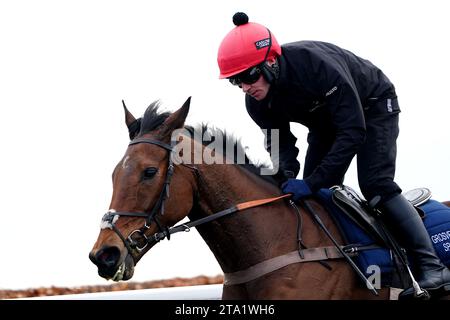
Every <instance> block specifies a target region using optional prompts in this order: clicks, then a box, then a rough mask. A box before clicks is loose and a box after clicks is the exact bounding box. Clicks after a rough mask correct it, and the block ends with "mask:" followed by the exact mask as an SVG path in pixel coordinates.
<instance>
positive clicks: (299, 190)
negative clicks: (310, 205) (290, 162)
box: [281, 178, 312, 201]
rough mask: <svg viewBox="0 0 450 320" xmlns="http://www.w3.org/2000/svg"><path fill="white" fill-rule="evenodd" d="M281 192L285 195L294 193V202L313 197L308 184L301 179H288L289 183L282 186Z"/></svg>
mask: <svg viewBox="0 0 450 320" xmlns="http://www.w3.org/2000/svg"><path fill="white" fill-rule="evenodd" d="M281 190H282V191H283V193H292V200H294V201H298V200H300V199H301V198H304V197H307V196H310V195H312V191H311V189H310V188H309V186H308V184H307V183H306V182H305V180H300V179H292V178H291V179H288V181H286V182H285V183H283V184H282V186H281Z"/></svg>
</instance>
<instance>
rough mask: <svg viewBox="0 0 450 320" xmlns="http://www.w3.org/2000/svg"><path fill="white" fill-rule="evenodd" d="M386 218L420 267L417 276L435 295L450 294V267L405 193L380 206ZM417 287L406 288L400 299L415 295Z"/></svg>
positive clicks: (416, 270) (416, 271)
mask: <svg viewBox="0 0 450 320" xmlns="http://www.w3.org/2000/svg"><path fill="white" fill-rule="evenodd" d="M380 210H381V212H382V220H383V221H384V222H385V224H386V226H387V228H388V229H389V230H391V231H392V233H393V236H394V238H395V239H396V240H397V242H398V243H399V245H400V246H401V247H403V248H404V249H405V250H406V252H407V255H408V257H409V259H410V261H411V262H412V264H413V265H414V266H415V267H416V269H415V272H414V277H415V279H416V281H417V282H418V284H419V286H420V287H421V288H422V289H424V290H426V291H427V292H428V293H429V295H430V296H431V298H438V297H441V296H444V295H450V270H449V269H448V268H447V267H446V266H445V265H443V264H442V262H441V260H440V259H439V257H438V256H437V255H436V252H435V250H434V247H433V244H432V243H431V239H430V236H429V234H428V232H427V230H426V228H425V226H424V224H423V222H422V220H421V218H420V216H419V214H418V212H417V210H416V209H415V208H414V207H413V206H412V205H411V204H410V203H409V201H408V200H406V198H405V197H403V196H402V195H401V194H399V195H397V196H395V197H394V198H392V199H390V200H388V201H386V202H385V203H383V204H382V205H381V206H380ZM414 297H415V296H414V289H413V288H412V287H411V288H408V289H406V290H403V291H402V292H401V293H400V295H399V299H410V298H414Z"/></svg>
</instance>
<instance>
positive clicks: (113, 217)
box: [102, 138, 174, 256]
mask: <svg viewBox="0 0 450 320" xmlns="http://www.w3.org/2000/svg"><path fill="white" fill-rule="evenodd" d="M140 143H148V144H152V145H156V146H159V147H161V148H163V149H165V150H167V151H168V152H169V157H168V158H169V160H168V162H169V163H168V167H167V172H166V177H165V180H164V185H163V189H162V191H161V193H160V195H159V198H158V200H157V202H156V204H155V206H154V207H153V208H152V210H151V211H150V212H126V211H113V210H110V211H108V212H107V213H105V215H104V216H103V218H102V225H103V228H109V229H112V230H113V231H114V232H115V233H116V234H117V235H118V236H119V238H120V239H121V240H122V241H123V243H124V244H125V247H126V248H127V249H128V252H129V254H130V255H131V256H133V255H132V252H133V251H134V250H137V251H139V252H141V251H142V250H144V249H145V248H146V247H147V246H148V245H149V244H150V243H151V242H153V241H152V239H153V238H148V237H147V235H146V234H145V232H146V230H148V229H149V228H150V226H151V224H152V222H155V223H156V225H157V227H158V229H159V231H160V232H164V231H166V232H167V231H168V228H167V227H165V226H162V225H161V223H160V222H159V220H158V215H157V214H158V212H159V213H160V215H164V201H165V200H166V199H167V198H168V197H169V185H170V181H171V179H172V175H173V170H174V165H173V161H172V157H171V152H172V151H173V149H174V148H173V147H172V146H171V145H169V144H166V143H164V142H161V141H158V140H153V139H149V138H136V139H133V140H132V141H130V143H129V144H128V146H132V145H135V144H140ZM122 216H125V217H141V218H145V221H144V225H143V226H142V227H141V228H140V229H136V230H134V231H132V232H131V233H130V234H129V235H128V236H127V237H125V236H124V235H123V234H122V233H121V232H120V230H119V229H118V228H117V226H116V224H115V223H116V221H117V219H118V217H122ZM168 234H170V233H168ZM136 236H138V237H141V240H143V242H144V244H143V245H142V246H140V245H139V242H138V241H137V240H138V239H136V238H135V237H136ZM169 237H170V236H169ZM156 242H157V241H156Z"/></svg>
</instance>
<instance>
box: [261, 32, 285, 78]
mask: <svg viewBox="0 0 450 320" xmlns="http://www.w3.org/2000/svg"><path fill="white" fill-rule="evenodd" d="M267 32H269V46H268V47H267V51H266V55H265V56H264V60H263V62H262V63H261V64H260V65H261V67H260V68H261V71H262V75H263V77H264V79H265V80H266V81H267V82H268V83H270V84H273V83H274V82H275V80H277V79H278V76H279V74H280V67H279V64H278V59H277V58H276V57H275V58H274V59H275V62H274V63H272V64H270V65H269V64H267V57H268V56H269V53H270V49H271V48H272V34H271V32H270V30H269V29H267Z"/></svg>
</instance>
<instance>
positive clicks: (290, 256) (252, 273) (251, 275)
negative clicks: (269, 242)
mask: <svg viewBox="0 0 450 320" xmlns="http://www.w3.org/2000/svg"><path fill="white" fill-rule="evenodd" d="M341 248H342V249H344V248H345V247H344V246H342V247H341ZM300 251H301V253H302V254H301V255H300V254H299V251H298V250H295V251H292V252H289V253H287V254H285V255H282V256H278V257H275V258H271V259H269V260H265V261H263V262H260V263H257V264H255V265H253V266H251V267H249V268H247V269H245V270H240V271H236V272H233V273H225V274H224V281H223V284H224V285H225V286H232V285H235V284H240V283H245V282H249V281H252V280H255V279H257V278H259V277H262V276H263V275H266V274H268V273H270V272H273V271H276V270H279V269H281V268H283V267H285V266H288V265H291V264H294V263H303V262H310V261H320V260H330V259H340V258H342V254H341V253H340V252H339V250H338V249H337V248H336V247H334V246H329V247H317V248H309V249H302V250H300ZM353 255H354V254H352V253H349V256H353Z"/></svg>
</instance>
